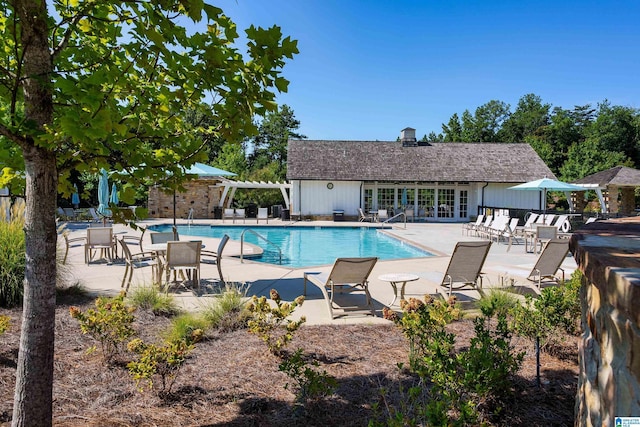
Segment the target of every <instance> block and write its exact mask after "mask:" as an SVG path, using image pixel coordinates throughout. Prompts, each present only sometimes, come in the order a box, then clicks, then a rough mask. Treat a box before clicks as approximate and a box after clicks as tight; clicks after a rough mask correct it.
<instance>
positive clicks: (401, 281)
mask: <svg viewBox="0 0 640 427" xmlns="http://www.w3.org/2000/svg"><path fill="white" fill-rule="evenodd" d="M378 279H379V280H382V281H383V282H389V283H390V284H391V287H392V288H393V300H392V301H391V302H390V303H389V306H392V305H393V304H395V302H396V299H398V285H400V299H401V300H403V299H404V287H405V286H406V284H407V282H413V281H415V280H418V279H419V277H418V276H417V275H415V274H408V273H391V274H383V275H382V276H379V277H378Z"/></svg>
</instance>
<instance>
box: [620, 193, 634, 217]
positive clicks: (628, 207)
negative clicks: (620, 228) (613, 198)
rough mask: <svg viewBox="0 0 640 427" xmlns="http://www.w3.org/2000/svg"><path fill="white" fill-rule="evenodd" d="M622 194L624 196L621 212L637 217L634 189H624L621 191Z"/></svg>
mask: <svg viewBox="0 0 640 427" xmlns="http://www.w3.org/2000/svg"><path fill="white" fill-rule="evenodd" d="M620 193H621V194H622V201H621V206H620V212H621V213H622V214H623V215H626V216H631V215H635V209H636V196H635V189H634V188H633V187H622V188H621V189H620Z"/></svg>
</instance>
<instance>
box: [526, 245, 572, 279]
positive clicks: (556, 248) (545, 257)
mask: <svg viewBox="0 0 640 427" xmlns="http://www.w3.org/2000/svg"><path fill="white" fill-rule="evenodd" d="M568 252H569V241H568V240H567V239H551V240H549V241H548V242H547V244H546V245H545V247H544V250H543V251H542V253H541V254H540V256H539V257H538V260H537V261H536V265H535V266H534V267H533V270H531V273H530V274H529V276H528V277H527V279H528V280H530V281H532V282H534V283H535V284H536V288H537V290H538V291H540V289H541V288H542V281H543V280H544V279H548V280H549V281H551V282H555V283H556V284H558V283H559V279H558V278H557V277H556V273H557V272H558V270H562V281H563V282H564V269H562V268H561V267H560V266H561V265H562V262H563V261H564V259H565V258H566V256H567V253H568Z"/></svg>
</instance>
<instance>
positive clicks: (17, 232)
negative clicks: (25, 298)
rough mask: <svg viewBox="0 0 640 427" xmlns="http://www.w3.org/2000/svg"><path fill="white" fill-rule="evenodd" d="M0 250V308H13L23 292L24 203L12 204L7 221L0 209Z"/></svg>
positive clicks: (3, 211) (24, 261) (18, 302)
mask: <svg viewBox="0 0 640 427" xmlns="http://www.w3.org/2000/svg"><path fill="white" fill-rule="evenodd" d="M0 248H2V250H0V307H6V308H10V307H15V306H18V305H20V304H22V294H23V290H24V288H23V286H24V285H23V282H24V268H25V264H26V257H25V243H24V203H14V205H13V207H12V208H11V218H10V219H9V220H8V221H7V218H5V209H4V207H0Z"/></svg>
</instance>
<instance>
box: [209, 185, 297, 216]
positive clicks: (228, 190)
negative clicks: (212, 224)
mask: <svg viewBox="0 0 640 427" xmlns="http://www.w3.org/2000/svg"><path fill="white" fill-rule="evenodd" d="M214 187H222V188H223V191H222V196H221V197H220V201H219V202H218V206H219V207H224V206H225V204H226V206H227V207H230V206H231V203H233V196H234V195H235V193H236V190H237V189H238V188H248V189H272V190H273V189H279V190H280V192H281V193H282V198H283V199H284V204H285V209H290V207H289V205H290V197H289V192H290V191H291V188H292V184H290V183H286V182H271V181H269V182H264V181H260V182H258V181H231V180H222V181H220V182H218V183H216V184H215V185H214ZM287 190H289V191H287ZM225 200H226V203H225Z"/></svg>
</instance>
